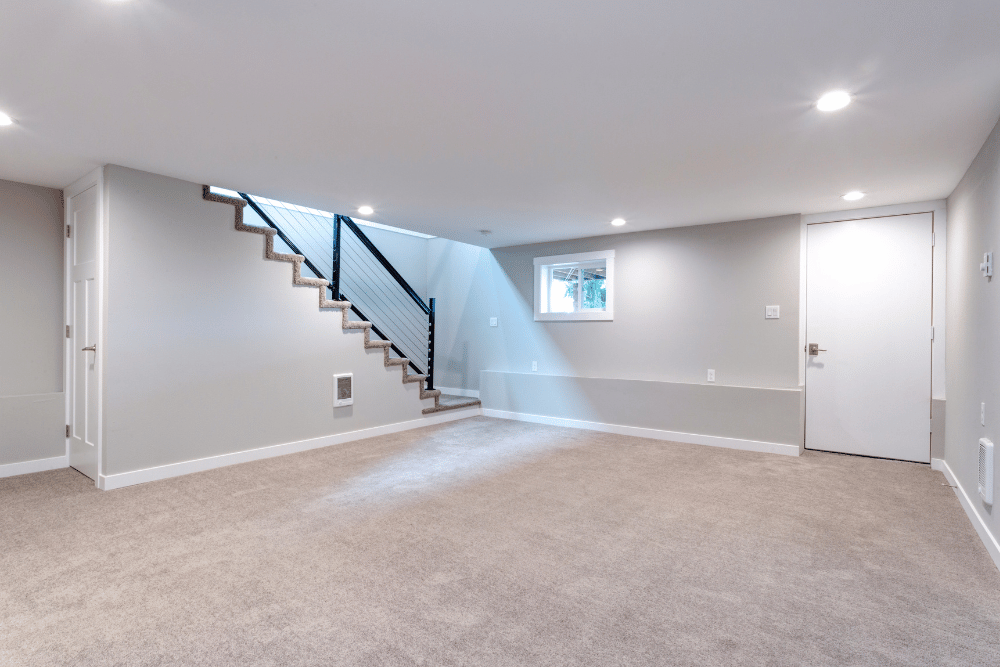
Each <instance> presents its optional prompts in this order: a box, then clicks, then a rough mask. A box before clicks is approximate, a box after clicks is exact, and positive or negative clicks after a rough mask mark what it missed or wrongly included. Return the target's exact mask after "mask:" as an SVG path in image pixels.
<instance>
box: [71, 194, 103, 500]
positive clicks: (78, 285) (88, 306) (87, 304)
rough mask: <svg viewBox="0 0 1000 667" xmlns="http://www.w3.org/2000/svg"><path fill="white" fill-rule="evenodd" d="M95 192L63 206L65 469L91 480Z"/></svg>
mask: <svg viewBox="0 0 1000 667" xmlns="http://www.w3.org/2000/svg"><path fill="white" fill-rule="evenodd" d="M98 195H99V188H98V187H97V186H96V185H94V186H92V187H90V188H88V189H87V190H84V191H83V192H81V193H80V194H77V195H74V196H73V197H71V198H70V200H69V202H68V215H67V220H68V223H69V239H68V243H67V251H68V256H69V274H70V275H69V278H70V280H69V292H70V293H69V322H70V330H69V355H68V359H67V361H68V366H69V377H68V380H69V383H68V387H67V389H68V391H69V392H70V396H69V397H68V398H69V400H68V408H69V420H68V421H69V427H70V429H69V431H70V432H69V452H68V453H69V464H70V466H72V467H73V468H76V469H77V470H79V471H80V472H82V473H83V474H84V475H86V476H87V477H90V478H91V479H93V480H96V479H97V441H98V437H99V436H98V420H97V416H98V401H97V398H98V396H97V378H98V368H97V365H98V359H97V345H98V340H97V331H98V328H97V325H98V316H99V310H98V294H97V275H98V244H99V243H100V220H99V211H98V204H99V202H98Z"/></svg>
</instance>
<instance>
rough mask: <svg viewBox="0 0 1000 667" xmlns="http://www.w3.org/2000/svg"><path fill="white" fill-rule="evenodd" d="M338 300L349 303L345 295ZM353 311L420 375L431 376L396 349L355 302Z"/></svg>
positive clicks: (341, 295) (338, 297) (340, 295)
mask: <svg viewBox="0 0 1000 667" xmlns="http://www.w3.org/2000/svg"><path fill="white" fill-rule="evenodd" d="M337 299H338V301H348V300H349V299H346V298H344V295H343V294H339V295H337ZM351 310H353V311H354V312H355V314H356V315H357V316H358V317H360V318H361V319H363V320H364V321H365V322H368V323H369V324H371V325H372V331H374V332H375V333H376V334H378V337H379V338H381V339H382V340H388V341H389V345H390V349H392V351H393V352H395V353H396V354H398V355H399V356H400V357H403V358H404V359H406V360H407V361H408V362H410V366H412V367H413V370H415V371H416V372H417V373H419V374H420V375H429V373H424V372H423V371H422V370H420V368H419V367H418V366H417V365H416V364H415V363H413V359H410V358H409V357H407V356H406V355H405V354H404V353H403V351H402V350H400V349H399V348H398V347H396V344H395V343H393V342H392V341H391V340H390V339H389V337H388V336H386V335H385V334H384V333H382V332H381V331H380V330H379V328H378V326H377V325H376V324H375V323H374V322H372V321H371V320H370V319H368V316H367V315H365V314H364V313H362V312H361V309H359V308H358V307H357V306H355V305H354V303H353V302H352V303H351Z"/></svg>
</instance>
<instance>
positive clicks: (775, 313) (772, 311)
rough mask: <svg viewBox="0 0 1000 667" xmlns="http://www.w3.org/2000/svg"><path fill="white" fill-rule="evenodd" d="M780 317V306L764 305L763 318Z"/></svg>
mask: <svg viewBox="0 0 1000 667" xmlns="http://www.w3.org/2000/svg"><path fill="white" fill-rule="evenodd" d="M779 317H781V306H764V319H766V320H776V319H778V318H779Z"/></svg>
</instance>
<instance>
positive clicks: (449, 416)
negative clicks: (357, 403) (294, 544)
mask: <svg viewBox="0 0 1000 667" xmlns="http://www.w3.org/2000/svg"><path fill="white" fill-rule="evenodd" d="M480 415H482V409H481V408H480V407H479V406H478V405H477V406H475V407H474V408H458V409H455V410H450V411H448V412H440V413H435V414H432V415H430V416H427V417H423V418H421V419H414V420H411V421H405V422H398V423H396V424H386V425H385V426H375V427H372V428H365V429H360V430H358V431H349V432H347V433H337V434H334V435H324V436H321V437H319V438H310V439H309V440H299V441H297V442H288V443H285V444H282V445H271V446H269V447H260V448H258V449H248V450H245V451H242V452H233V453H232V454H220V455H218V456H209V457H206V458H203V459H195V460H193V461H181V462H179V463H169V464H167V465H162V466H156V467H154V468H145V469H143V470H133V471H131V472H123V473H118V474H115V475H100V477H99V479H98V481H97V486H98V488H101V489H104V490H105V491H111V490H114V489H121V488H123V487H126V486H134V485H136V484H143V483H145V482H155V481H158V480H161V479H169V478H171V477H180V476H181V475H189V474H191V473H195V472H204V471H206V470H213V469H215V468H223V467H225V466H231V465H236V464H237V463H249V462H250V461H259V460H261V459H269V458H273V457H275V456H284V455H286V454H295V453H297V452H304V451H308V450H310V449H319V448H320V447H330V446H332V445H341V444H344V443H348V442H354V441H355V440H363V439H365V438H373V437H375V436H379V435H389V434H391V433H399V432H401V431H409V430H412V429H415V428H422V427H424V426H433V425H435V424H443V423H444V422H450V421H456V420H459V419H467V418H468V417H478V416H480Z"/></svg>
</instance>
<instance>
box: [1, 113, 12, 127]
mask: <svg viewBox="0 0 1000 667" xmlns="http://www.w3.org/2000/svg"><path fill="white" fill-rule="evenodd" d="M13 124H14V119H13V118H11V117H10V116H8V115H7V114H5V113H4V112H2V111H0V125H13Z"/></svg>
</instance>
